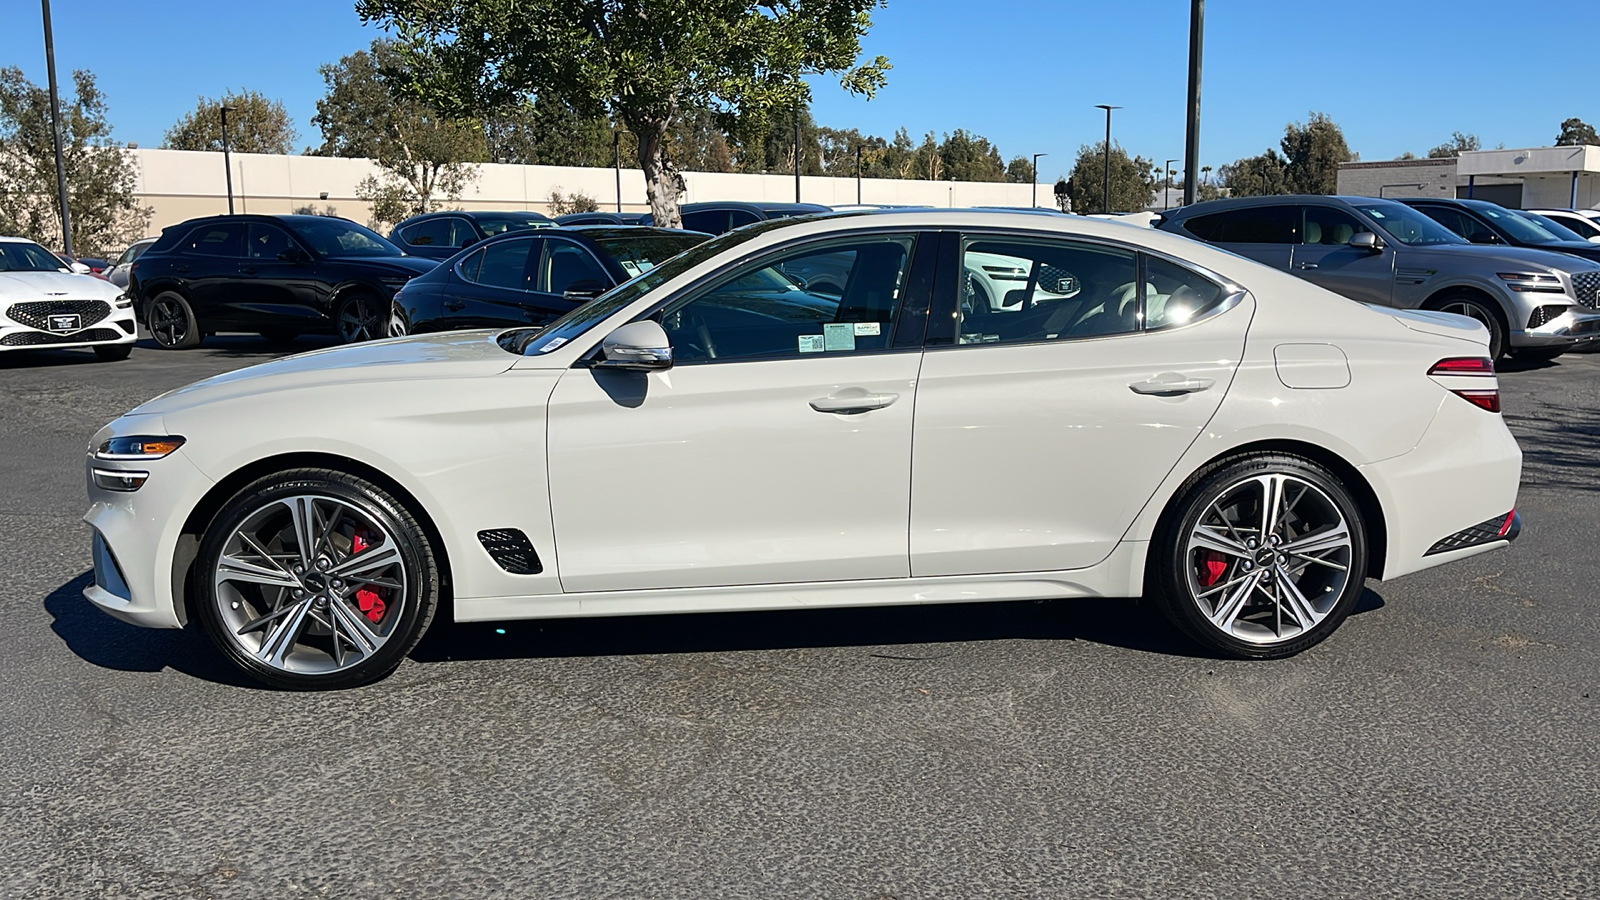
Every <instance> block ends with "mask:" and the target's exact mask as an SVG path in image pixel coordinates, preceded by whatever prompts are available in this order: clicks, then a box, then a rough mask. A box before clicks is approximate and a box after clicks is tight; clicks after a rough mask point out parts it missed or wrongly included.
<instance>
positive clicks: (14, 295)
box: [0, 239, 138, 352]
mask: <svg viewBox="0 0 1600 900" xmlns="http://www.w3.org/2000/svg"><path fill="white" fill-rule="evenodd" d="M0 240H3V239H0ZM84 271H85V272H87V271H88V267H87V266H85V267H84ZM120 296H122V291H121V289H119V288H118V287H116V286H115V285H113V284H111V283H110V282H108V281H105V280H104V279H100V278H96V277H94V276H93V275H86V274H75V273H72V272H65V271H58V272H0V352H5V351H10V350H38V349H51V350H55V349H64V348H73V347H92V346H95V345H97V344H99V345H105V344H131V343H133V342H134V341H136V340H138V328H137V327H136V326H135V325H134V316H133V306H132V304H131V303H130V304H129V305H127V306H125V307H121V308H119V307H118V306H117V298H118V297H120ZM79 301H99V302H103V303H105V304H106V306H107V307H108V309H109V311H108V312H107V313H106V315H105V316H104V317H103V318H99V319H93V320H87V319H85V318H84V317H83V316H82V314H81V313H76V312H73V313H70V314H72V315H77V316H78V321H79V325H78V327H76V328H73V327H70V326H69V327H68V328H66V329H58V328H51V327H43V328H41V327H36V326H35V325H32V324H29V323H27V322H24V321H22V320H21V319H19V318H18V317H15V316H13V315H11V313H12V306H13V304H17V303H66V304H71V303H74V302H79ZM43 324H45V325H47V326H48V325H49V323H48V322H44V323H43ZM101 330H109V331H112V332H114V333H115V334H116V336H115V337H113V338H105V337H101V338H98V339H95V338H91V337H89V334H90V333H91V332H96V331H101ZM30 333H33V334H46V335H49V340H48V343H14V342H17V341H23V340H29V338H27V337H26V335H29V334H30Z"/></svg>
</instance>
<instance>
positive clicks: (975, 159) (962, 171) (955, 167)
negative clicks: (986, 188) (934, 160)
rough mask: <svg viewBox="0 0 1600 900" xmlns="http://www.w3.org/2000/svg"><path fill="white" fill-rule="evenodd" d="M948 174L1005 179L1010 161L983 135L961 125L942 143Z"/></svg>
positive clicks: (951, 176)
mask: <svg viewBox="0 0 1600 900" xmlns="http://www.w3.org/2000/svg"><path fill="white" fill-rule="evenodd" d="M939 159H940V161H941V162H942V163H943V165H942V168H943V169H944V177H945V178H947V179H950V180H952V181H1004V180H1005V179H1006V165H1005V163H1004V162H1003V161H1001V159H1000V151H999V150H997V149H995V146H994V145H993V144H991V143H989V139H988V138H986V137H983V136H982V135H978V134H973V133H972V132H970V131H967V130H966V129H964V128H957V129H956V130H955V131H952V132H950V133H949V134H947V135H945V136H944V141H943V143H941V144H940V145H939Z"/></svg>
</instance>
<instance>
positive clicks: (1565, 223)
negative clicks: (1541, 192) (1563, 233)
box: [1542, 216, 1600, 241]
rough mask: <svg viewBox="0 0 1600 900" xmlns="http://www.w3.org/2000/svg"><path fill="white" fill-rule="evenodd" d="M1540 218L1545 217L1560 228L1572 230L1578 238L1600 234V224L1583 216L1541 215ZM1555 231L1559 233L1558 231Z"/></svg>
mask: <svg viewBox="0 0 1600 900" xmlns="http://www.w3.org/2000/svg"><path fill="white" fill-rule="evenodd" d="M1542 218H1544V219H1547V220H1548V221H1549V222H1550V223H1551V224H1554V225H1560V226H1561V227H1562V228H1565V229H1566V230H1568V231H1570V232H1572V233H1573V234H1574V235H1576V236H1577V238H1578V239H1579V240H1585V241H1586V240H1588V239H1589V238H1592V237H1594V236H1595V235H1600V225H1596V224H1595V223H1594V222H1592V221H1590V220H1589V219H1586V218H1584V217H1583V216H1560V217H1557V216H1543V217H1542ZM1546 227H1548V226H1546ZM1556 233H1557V234H1560V232H1556Z"/></svg>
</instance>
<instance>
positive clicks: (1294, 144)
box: [1280, 112, 1355, 194]
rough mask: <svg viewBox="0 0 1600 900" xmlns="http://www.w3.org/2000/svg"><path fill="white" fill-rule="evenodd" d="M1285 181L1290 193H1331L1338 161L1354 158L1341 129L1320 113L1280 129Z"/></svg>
mask: <svg viewBox="0 0 1600 900" xmlns="http://www.w3.org/2000/svg"><path fill="white" fill-rule="evenodd" d="M1280 146H1282V147H1283V157H1284V164H1283V169H1284V182H1285V187H1286V188H1287V190H1288V192H1289V193H1291V194H1333V193H1337V192H1338V190H1339V164H1340V163H1342V162H1350V161H1351V160H1353V159H1355V154H1353V153H1351V152H1350V145H1349V144H1347V143H1345V140H1344V132H1343V131H1341V130H1340V128H1339V126H1338V125H1336V124H1335V123H1334V121H1333V120H1332V119H1330V118H1328V117H1327V116H1326V115H1324V114H1323V113H1319V112H1314V113H1312V114H1311V115H1310V117H1309V118H1308V120H1307V121H1306V124H1304V125H1300V124H1298V123H1290V124H1289V125H1288V126H1287V127H1285V128H1284V130H1283V140H1282V141H1281V142H1280Z"/></svg>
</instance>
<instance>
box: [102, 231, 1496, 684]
mask: <svg viewBox="0 0 1600 900" xmlns="http://www.w3.org/2000/svg"><path fill="white" fill-rule="evenodd" d="M798 273H804V274H798ZM808 280H809V281H810V282H811V283H812V285H813V286H811V287H808V285H807V281H808ZM1487 341H1488V336H1487V334H1486V332H1485V331H1484V329H1483V327H1482V326H1481V325H1479V324H1477V323H1476V322H1474V321H1472V320H1471V319H1467V318H1462V317H1457V316H1452V315H1448V314H1443V313H1419V312H1407V311H1397V310H1392V309H1374V308H1372V307H1368V306H1363V305H1361V304H1358V303H1354V302H1351V301H1349V300H1345V299H1343V298H1341V297H1338V296H1336V295H1334V294H1332V293H1329V292H1328V291H1326V290H1323V289H1321V288H1319V287H1316V286H1315V285H1312V284H1310V283H1308V282H1306V281H1303V280H1301V279H1299V278H1295V277H1293V276H1291V275H1288V274H1286V273H1282V272H1278V271H1277V270H1274V269H1270V268H1267V267H1265V266H1262V265H1258V264H1256V263H1254V262H1251V261H1249V260H1246V259H1242V258H1240V257H1238V256H1234V255H1232V254H1229V253H1226V252H1223V251H1220V250H1216V249H1213V248H1211V247H1208V246H1205V245H1203V244H1200V243H1197V242H1193V241H1190V240H1187V239H1185V238H1182V237H1179V236H1176V235H1172V234H1167V233H1165V232H1160V231H1153V230H1150V229H1143V228H1133V227H1130V226H1128V225H1125V224H1121V223H1114V222H1100V221H1095V220H1091V219H1085V218H1077V217H1065V216H1063V217H1054V216H1037V215H1025V214H1007V213H984V212H974V211H970V210H967V211H960V210H952V211H938V210H913V211H890V212H885V213H860V214H851V215H843V216H836V217H831V218H822V219H805V220H793V219H789V220H778V221H771V222H763V223H758V224H756V225H752V226H749V227H746V228H742V229H739V230H737V231H733V232H730V233H728V234H726V235H723V236H721V237H719V238H716V239H714V240H712V241H709V242H707V243H705V244H702V245H700V246H699V247H696V248H694V249H692V250H689V251H687V252H685V253H683V254H681V255H679V256H677V257H674V258H673V259H671V260H669V261H668V262H666V263H664V264H662V265H661V266H659V267H657V268H655V269H653V270H651V271H649V272H647V273H645V274H643V275H642V276H640V277H638V278H635V279H634V280H632V281H630V282H628V283H626V284H624V285H622V286H620V287H618V288H616V289H615V290H612V291H611V292H610V293H607V294H605V295H603V296H601V297H600V298H599V299H597V300H595V301H593V302H591V303H589V304H588V305H585V306H582V307H580V308H578V309H577V310H575V311H573V312H571V313H569V314H568V315H566V316H565V317H564V318H561V319H559V320H557V321H556V322H555V323H553V324H551V325H550V326H548V327H546V328H544V329H543V330H534V329H512V330H509V331H500V332H492V333H491V332H481V331H480V332H455V333H446V334H439V335H430V336H419V337H411V338H397V339H391V340H386V341H380V342H376V343H370V344H362V345H359V346H352V347H342V348H337V349H330V350H320V351H316V352H312V353H305V354H301V355H299V356H293V357H288V358H285V359H280V360H276V361H274V362H269V363H265V364H263V365H258V366H254V367H251V368H248V369H243V370H240V371H236V372H232V373H230V374H226V375H222V376H219V377H216V378H212V379H209V380H207V381H202V382H200V383H198V384H193V385H190V386H188V387H185V388H182V389H179V390H176V391H173V392H172V393H169V394H166V395H164V396H161V397H158V398H156V399H155V400H152V401H150V402H149V403H146V404H144V405H143V406H141V407H139V408H138V409H135V410H134V411H133V412H131V413H129V414H127V415H125V416H123V417H122V418H120V419H117V420H116V421H115V422H112V423H111V424H110V425H108V426H106V427H105V428H104V429H102V430H101V431H100V432H99V433H98V434H96V435H95V436H94V439H93V441H92V443H91V445H90V447H89V459H88V464H87V465H88V479H89V499H90V502H91V505H90V508H89V512H88V515H87V516H86V520H87V521H88V523H89V525H90V526H91V527H92V530H93V535H92V539H93V555H94V584H93V585H92V586H91V587H89V588H88V589H86V590H85V592H84V593H85V595H86V596H87V597H88V599H89V600H90V601H91V602H93V603H94V604H95V605H97V606H99V607H100V608H102V609H104V610H105V611H107V612H109V613H110V614H112V615H114V616H116V617H118V618H120V619H124V620H126V621H129V622H133V623H135V624H139V625H146V626H152V627H159V628H177V627H181V626H183V625H185V624H186V623H188V622H189V621H190V620H191V619H197V620H198V621H199V623H200V625H201V626H202V627H203V628H204V630H205V631H206V632H207V633H208V634H209V635H210V637H211V638H212V639H213V640H214V641H215V643H216V645H217V646H218V647H219V648H220V649H221V651H222V652H223V654H225V655H226V656H227V657H228V658H230V659H231V660H232V661H233V662H235V663H237V664H238V665H239V666H240V667H242V668H243V669H244V670H245V671H247V672H248V673H250V674H251V675H253V676H255V677H256V678H258V679H260V680H262V681H265V682H267V683H269V684H273V685H277V686H280V687H285V688H300V689H306V688H334V687H345V686H350V685H356V684H361V683H364V682H369V681H372V680H374V679H377V678H380V677H382V676H384V675H385V674H386V673H388V672H390V671H392V670H393V669H394V668H395V666H396V665H398V664H399V663H400V661H401V659H402V657H404V656H405V654H406V653H407V652H408V651H409V650H410V649H411V648H412V647H413V646H414V645H415V644H416V643H417V641H418V639H419V638H421V636H422V634H423V632H424V630H425V629H427V627H428V625H429V623H430V622H431V621H432V620H433V617H434V615H435V612H436V611H437V610H439V609H449V610H451V611H452V612H453V614H454V617H455V619H456V620H458V621H487V620H499V619H528V618H539V617H552V616H606V615H625V614H636V613H665V612H689V611H694V612H703V611H711V610H750V609H779V608H798V607H819V606H854V605H891V604H917V603H950V602H971V601H982V600H1019V599H1037V598H1055V597H1134V596H1139V595H1144V596H1147V597H1150V598H1152V599H1153V600H1154V601H1155V602H1156V603H1158V604H1159V605H1160V607H1161V608H1162V609H1163V610H1164V611H1165V613H1166V615H1167V616H1168V617H1170V619H1171V620H1172V621H1173V622H1174V623H1175V624H1176V625H1177V626H1178V627H1179V628H1181V629H1182V630H1183V631H1184V632H1186V633H1187V634H1188V635H1190V636H1191V637H1192V638H1193V639H1195V640H1196V641H1198V642H1199V643H1200V644H1201V645H1203V646H1204V647H1205V648H1207V649H1208V650H1209V651H1210V652H1212V653H1216V654H1222V655H1227V656H1235V657H1249V658H1271V657H1282V656H1288V655H1290V654H1293V653H1297V652H1299V651H1301V650H1304V649H1305V648H1307V647H1310V646H1312V645H1314V644H1316V643H1318V642H1319V641H1321V640H1322V639H1324V638H1326V637H1327V636H1328V635H1329V634H1330V633H1331V632H1333V630H1334V629H1336V628H1337V627H1338V626H1339V624H1340V623H1341V622H1342V621H1343V620H1344V618H1345V617H1346V616H1347V615H1348V614H1349V612H1350V610H1351V608H1352V607H1353V606H1354V605H1355V604H1356V601H1357V599H1358V597H1359V595H1360V594H1361V592H1362V589H1363V584H1364V582H1365V580H1366V579H1367V578H1380V579H1389V578H1397V577H1400V576H1402V575H1405V574H1407V573H1410V572H1415V571H1417V570H1419V569H1424V568H1427V567H1429V566H1435V565H1439V564H1441V563H1446V562H1450V561H1452V560H1457V559H1462V558H1464V557H1468V556H1472V555H1474V554H1478V553H1483V552H1485V551H1488V550H1493V549H1496V548H1498V547H1503V546H1505V545H1506V544H1508V543H1509V542H1510V541H1511V540H1512V539H1513V538H1515V537H1516V536H1517V532H1518V530H1519V527H1520V523H1519V520H1518V517H1517V515H1516V513H1515V512H1514V506H1515V503H1516V495H1517V481H1518V477H1519V474H1520V469H1521V458H1522V457H1521V452H1520V451H1519V449H1518V447H1517V443H1516V441H1515V440H1514V439H1513V438H1512V436H1511V433H1510V432H1509V431H1507V429H1506V426H1505V423H1504V422H1503V421H1502V419H1501V417H1500V414H1499V409H1500V406H1499V404H1500V400H1499V393H1498V388H1497V382H1496V380H1495V372H1494V367H1493V365H1492V364H1491V363H1490V361H1489V359H1488V347H1487ZM447 599H448V601H449V603H448V605H446V604H445V601H446V600H447Z"/></svg>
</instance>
